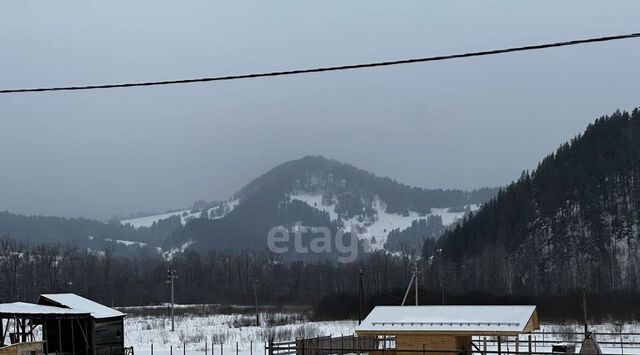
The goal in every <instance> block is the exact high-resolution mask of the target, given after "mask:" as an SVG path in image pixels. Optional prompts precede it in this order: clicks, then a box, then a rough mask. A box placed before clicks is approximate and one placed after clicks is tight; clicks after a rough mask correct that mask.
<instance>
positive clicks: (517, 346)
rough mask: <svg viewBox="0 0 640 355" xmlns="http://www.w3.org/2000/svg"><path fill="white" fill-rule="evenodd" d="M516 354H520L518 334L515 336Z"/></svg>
mask: <svg viewBox="0 0 640 355" xmlns="http://www.w3.org/2000/svg"><path fill="white" fill-rule="evenodd" d="M516 355H520V335H517V336H516Z"/></svg>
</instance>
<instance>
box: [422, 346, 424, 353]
mask: <svg viewBox="0 0 640 355" xmlns="http://www.w3.org/2000/svg"><path fill="white" fill-rule="evenodd" d="M422 355H424V344H422Z"/></svg>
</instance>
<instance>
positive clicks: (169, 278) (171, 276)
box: [165, 269, 178, 332]
mask: <svg viewBox="0 0 640 355" xmlns="http://www.w3.org/2000/svg"><path fill="white" fill-rule="evenodd" d="M177 278H178V276H176V270H174V269H169V270H167V280H166V281H165V282H166V283H169V284H171V331H172V332H173V331H175V330H176V328H175V326H176V324H175V312H174V308H175V299H174V291H173V284H174V282H173V281H174V280H175V279H177Z"/></svg>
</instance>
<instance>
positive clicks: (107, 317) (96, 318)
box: [38, 293, 125, 355]
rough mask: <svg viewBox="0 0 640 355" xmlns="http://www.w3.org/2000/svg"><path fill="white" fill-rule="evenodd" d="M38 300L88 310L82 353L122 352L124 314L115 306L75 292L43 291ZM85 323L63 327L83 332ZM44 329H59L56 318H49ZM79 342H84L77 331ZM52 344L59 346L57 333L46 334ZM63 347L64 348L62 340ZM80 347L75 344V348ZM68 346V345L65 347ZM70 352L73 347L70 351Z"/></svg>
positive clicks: (113, 353)
mask: <svg viewBox="0 0 640 355" xmlns="http://www.w3.org/2000/svg"><path fill="white" fill-rule="evenodd" d="M38 304H40V305H46V306H54V307H61V308H68V309H72V310H75V311H80V312H86V313H88V314H89V317H88V318H87V319H86V320H85V322H86V326H85V327H84V331H86V334H83V335H86V337H87V340H88V341H87V343H88V349H86V351H84V352H77V351H76V354H79V355H84V354H86V355H121V354H123V351H124V350H123V349H124V317H125V314H124V313H122V312H119V311H117V310H115V309H113V308H109V307H106V306H103V305H101V304H99V303H96V302H93V301H91V300H89V299H86V298H84V297H81V296H78V295H76V294H73V293H58V294H45V295H40V298H39V299H38ZM81 328H82V327H79V326H78V325H77V324H76V325H74V326H73V327H71V326H68V327H67V328H66V329H65V328H64V327H63V329H62V331H63V332H67V333H71V334H81V333H82V330H83V329H81ZM45 329H47V330H49V329H52V330H53V329H57V328H56V327H55V320H47V321H46V322H45ZM76 338H77V339H75V342H76V345H84V344H83V343H82V341H83V339H81V337H80V336H77V335H76ZM47 341H48V346H49V348H54V349H57V345H58V344H57V340H56V334H54V332H52V333H50V334H47ZM62 348H63V349H64V348H65V341H63V344H62ZM77 348H78V347H77V346H76V349H77ZM66 350H69V349H66ZM68 352H70V351H68Z"/></svg>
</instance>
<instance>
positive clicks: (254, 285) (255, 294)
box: [253, 280, 260, 327]
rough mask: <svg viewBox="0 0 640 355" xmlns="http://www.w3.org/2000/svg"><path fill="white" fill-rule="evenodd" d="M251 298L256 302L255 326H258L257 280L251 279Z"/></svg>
mask: <svg viewBox="0 0 640 355" xmlns="http://www.w3.org/2000/svg"><path fill="white" fill-rule="evenodd" d="M253 298H254V299H255V302H256V326H258V327H259V326H260V312H259V310H258V280H253Z"/></svg>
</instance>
